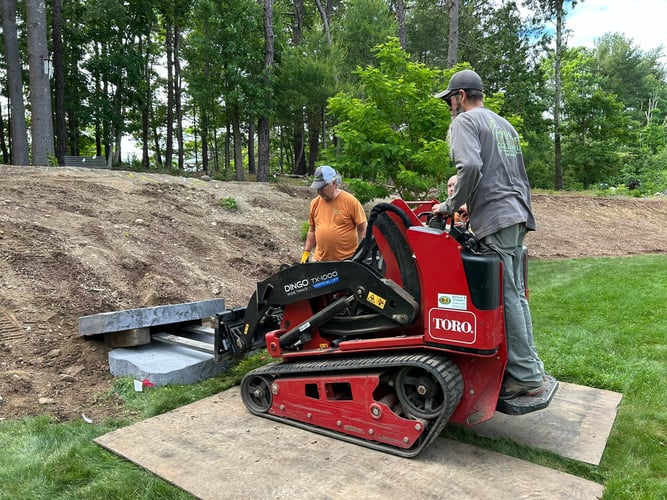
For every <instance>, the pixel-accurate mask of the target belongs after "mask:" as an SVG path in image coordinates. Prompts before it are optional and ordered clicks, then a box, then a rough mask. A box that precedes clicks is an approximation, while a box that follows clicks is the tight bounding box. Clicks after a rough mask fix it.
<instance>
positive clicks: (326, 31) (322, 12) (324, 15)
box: [315, 0, 401, 45]
mask: <svg viewBox="0 0 667 500" xmlns="http://www.w3.org/2000/svg"><path fill="white" fill-rule="evenodd" d="M400 1H401V0H399V2H400ZM315 5H316V6H317V10H318V12H319V13H320V18H321V19H322V27H323V29H324V35H325V36H326V37H327V45H331V33H330V32H329V18H328V17H327V13H326V11H325V10H324V7H323V6H322V2H320V0H315Z"/></svg>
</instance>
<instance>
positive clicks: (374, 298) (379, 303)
mask: <svg viewBox="0 0 667 500" xmlns="http://www.w3.org/2000/svg"><path fill="white" fill-rule="evenodd" d="M366 301H367V302H370V303H371V304H373V305H374V306H375V307H377V308H379V309H384V306H385V305H386V304H387V299H383V298H382V297H380V296H379V295H375V294H374V293H373V292H368V295H367V296H366Z"/></svg>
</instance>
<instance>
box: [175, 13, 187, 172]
mask: <svg viewBox="0 0 667 500" xmlns="http://www.w3.org/2000/svg"><path fill="white" fill-rule="evenodd" d="M180 52H181V30H180V29H179V28H178V26H175V27H174V100H175V104H176V141H177V142H178V169H179V170H183V167H184V162H185V156H184V155H185V143H184V141H183V105H182V98H181V94H182V89H181V60H180V57H181V55H180Z"/></svg>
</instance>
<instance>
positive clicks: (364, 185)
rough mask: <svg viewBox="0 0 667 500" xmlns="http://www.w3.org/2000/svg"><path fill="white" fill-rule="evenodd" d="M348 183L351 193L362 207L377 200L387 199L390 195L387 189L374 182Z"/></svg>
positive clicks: (359, 180)
mask: <svg viewBox="0 0 667 500" xmlns="http://www.w3.org/2000/svg"><path fill="white" fill-rule="evenodd" d="M346 182H347V184H348V185H349V187H350V191H351V192H352V193H353V194H354V196H355V198H357V200H359V202H360V203H361V204H362V205H363V204H364V203H368V202H369V201H373V200H375V199H377V198H385V197H386V196H388V195H389V191H388V190H387V188H385V187H384V186H381V185H378V184H373V183H372V182H367V181H363V180H361V179H349V180H347V181H346Z"/></svg>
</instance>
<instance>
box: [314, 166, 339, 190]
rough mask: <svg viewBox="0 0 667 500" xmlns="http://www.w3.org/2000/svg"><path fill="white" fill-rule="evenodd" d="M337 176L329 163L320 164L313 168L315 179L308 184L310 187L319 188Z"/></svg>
mask: <svg viewBox="0 0 667 500" xmlns="http://www.w3.org/2000/svg"><path fill="white" fill-rule="evenodd" d="M336 177H338V173H336V171H335V170H334V169H333V168H331V167H330V166H329V165H322V166H321V167H317V169H316V170H315V179H314V180H313V183H312V184H311V185H310V187H311V188H312V189H320V188H323V187H324V186H326V185H327V184H331V183H332V182H333V181H334V179H336Z"/></svg>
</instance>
